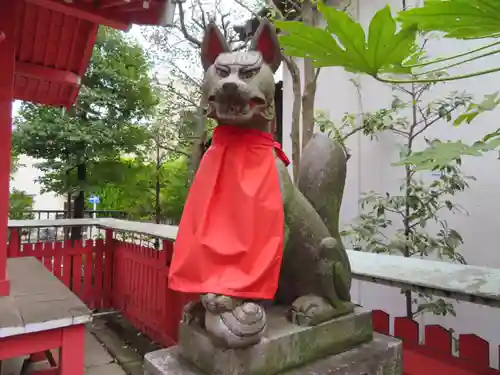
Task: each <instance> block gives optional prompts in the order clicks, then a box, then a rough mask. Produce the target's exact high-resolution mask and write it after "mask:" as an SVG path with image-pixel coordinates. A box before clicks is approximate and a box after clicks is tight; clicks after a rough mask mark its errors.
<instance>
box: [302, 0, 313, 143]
mask: <svg viewBox="0 0 500 375" xmlns="http://www.w3.org/2000/svg"><path fill="white" fill-rule="evenodd" d="M302 20H303V22H304V24H306V25H309V26H314V14H313V8H312V3H311V1H310V0H305V1H304V2H303V3H302ZM303 66H304V92H303V94H302V150H303V149H304V147H306V145H307V144H308V143H309V141H310V140H311V138H312V136H313V132H314V97H315V96H316V77H315V71H314V67H313V64H312V61H311V60H310V59H304V65H303Z"/></svg>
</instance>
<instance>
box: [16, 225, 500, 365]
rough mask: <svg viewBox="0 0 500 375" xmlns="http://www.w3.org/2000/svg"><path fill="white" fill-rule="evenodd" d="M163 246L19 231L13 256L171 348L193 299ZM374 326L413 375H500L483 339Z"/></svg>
mask: <svg viewBox="0 0 500 375" xmlns="http://www.w3.org/2000/svg"><path fill="white" fill-rule="evenodd" d="M141 243H142V242H141ZM160 245H161V246H160V249H158V250H157V249H154V248H151V247H149V246H143V245H141V244H136V243H130V242H125V241H120V240H117V239H114V238H113V232H112V230H107V231H106V236H105V239H104V240H96V241H91V240H88V241H83V242H82V241H74V242H72V241H58V242H46V243H35V244H26V243H23V244H21V243H20V239H19V234H18V231H17V230H15V229H13V230H11V236H10V241H9V247H8V254H9V257H23V256H34V257H36V258H38V259H39V260H40V261H41V262H42V263H43V264H44V265H45V267H47V269H48V270H49V271H51V272H52V273H53V274H54V275H55V276H56V277H58V278H59V279H60V280H61V281H62V282H64V283H65V284H66V285H67V286H68V287H69V288H70V289H71V290H72V291H73V292H74V293H75V294H77V295H78V296H79V297H80V298H81V299H82V300H83V301H84V302H85V303H86V304H87V305H88V306H89V307H91V308H96V309H98V308H113V309H116V310H118V311H121V312H122V314H123V315H124V316H125V317H126V318H127V319H128V320H129V321H130V322H131V323H132V324H133V325H134V326H135V327H136V328H137V329H139V330H140V331H141V332H143V333H145V334H147V335H148V336H149V337H150V338H151V339H153V340H155V341H157V342H158V343H160V344H162V345H164V346H166V347H168V346H171V345H174V344H175V342H176V340H177V332H178V322H179V321H180V318H181V311H182V306H184V304H185V303H187V301H188V298H189V297H187V296H184V295H181V294H179V293H175V292H173V291H171V290H170V289H169V288H168V281H167V277H168V269H169V264H170V260H171V256H172V249H173V245H172V243H171V242H169V241H166V240H164V241H162V242H161V244H160ZM373 327H374V330H375V331H377V332H379V333H382V334H386V335H392V336H395V337H398V338H400V339H402V340H403V347H404V353H403V361H404V363H403V367H404V373H405V375H429V374H439V375H473V374H474V375H500V371H499V370H496V369H492V368H490V367H489V364H490V347H489V343H488V342H487V341H485V340H484V339H482V338H481V337H479V336H476V335H472V334H467V335H459V337H458V347H459V349H458V354H456V355H454V354H453V350H452V348H453V345H452V342H453V336H452V333H451V332H450V331H448V330H446V329H445V328H443V327H441V326H438V325H429V326H426V327H424V332H425V335H424V337H423V338H421V337H420V336H419V324H418V322H416V321H414V320H411V319H408V318H405V317H396V318H394V331H393V332H390V329H389V328H390V316H389V315H388V314H387V313H385V312H384V311H380V310H377V311H373ZM498 350H499V352H500V348H498Z"/></svg>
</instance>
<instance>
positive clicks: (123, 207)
mask: <svg viewBox="0 0 500 375" xmlns="http://www.w3.org/2000/svg"><path fill="white" fill-rule="evenodd" d="M110 167H112V168H113V170H114V172H113V173H114V174H115V175H114V176H111V178H109V179H108V181H107V182H106V183H103V184H101V185H100V186H99V187H95V188H94V189H93V190H92V193H94V194H96V195H98V196H99V197H100V200H101V203H100V204H99V209H101V210H120V211H126V212H127V213H128V214H129V217H130V218H131V219H134V220H145V221H146V220H147V221H151V220H154V219H155V217H154V216H155V213H156V207H155V202H156V186H155V185H156V183H155V174H156V164H155V163H154V162H144V161H141V160H138V159H121V160H120V161H116V162H114V165H113V166H111V165H109V164H108V165H94V166H93V168H90V169H89V172H90V175H91V176H93V178H99V176H102V175H103V174H106V173H107V171H109V170H110V169H109V168H110ZM159 177H160V179H159V181H160V199H159V201H160V217H159V221H165V220H172V221H174V222H178V221H179V220H180V217H181V215H182V210H183V208H184V202H185V200H186V196H187V191H188V187H187V186H188V181H187V180H188V159H187V158H186V157H185V156H181V157H179V158H177V159H171V160H168V161H166V162H164V163H163V164H162V165H161V168H160V173H159Z"/></svg>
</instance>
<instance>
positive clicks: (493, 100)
mask: <svg viewBox="0 0 500 375" xmlns="http://www.w3.org/2000/svg"><path fill="white" fill-rule="evenodd" d="M318 9H319V11H320V12H321V13H322V15H323V16H324V18H325V20H326V22H327V29H326V30H319V29H316V28H314V27H311V26H307V25H305V24H303V23H300V22H290V21H285V22H277V26H278V27H279V28H280V29H281V30H283V31H284V32H285V35H283V36H281V43H282V45H283V47H284V48H285V51H286V53H288V54H290V55H292V56H298V57H307V58H310V59H312V60H313V62H314V64H315V65H316V66H340V67H343V68H344V69H346V70H347V71H349V72H354V73H363V74H368V75H370V76H372V77H373V78H375V79H377V80H379V81H381V82H386V83H391V84H397V83H432V82H442V81H451V80H458V79H465V78H470V77H475V76H479V75H484V74H490V73H494V72H498V71H500V67H498V66H493V67H492V68H490V69H486V70H482V71H476V72H469V73H466V74H461V75H454V76H440V77H437V76H432V75H431V76H429V73H433V72H435V71H437V70H443V69H447V68H451V67H456V66H459V65H462V64H464V63H467V62H470V61H473V60H477V59H482V58H485V57H487V56H492V55H495V54H498V53H500V49H498V48H495V47H498V45H500V5H499V4H498V1H497V0H426V1H425V3H424V6H423V7H420V8H415V9H408V10H404V11H402V12H399V14H398V16H397V17H396V18H394V17H393V16H392V14H391V11H390V8H389V6H387V7H385V8H383V9H381V10H379V11H378V12H377V13H376V14H375V15H374V17H373V18H372V20H371V23H370V27H369V29H368V33H367V34H365V32H364V30H363V29H362V27H361V25H360V24H359V23H357V22H355V21H354V20H352V19H351V18H350V17H349V16H348V15H347V14H345V13H343V12H339V11H337V10H335V9H332V8H330V7H328V6H326V5H323V4H319V5H318ZM396 21H400V25H399V26H401V27H400V28H399V31H397V30H398V27H397V26H398V25H397V22H396ZM434 31H438V32H441V33H444V37H445V38H456V39H463V40H470V39H481V40H482V39H488V43H485V44H484V45H483V46H480V47H478V48H475V49H473V50H469V51H465V52H463V53H458V54H456V55H453V56H445V57H440V58H433V59H429V58H427V59H426V58H422V56H421V51H420V50H419V49H418V48H416V45H417V44H416V41H417V36H418V35H421V36H425V35H426V33H429V32H434ZM436 64H439V67H438V68H432V66H435V65H436ZM499 103H500V100H499V99H498V93H495V94H491V95H487V96H486V97H485V98H484V100H483V101H481V102H478V103H470V104H469V107H468V108H467V109H466V113H465V114H464V116H465V117H460V118H457V120H456V122H455V125H460V124H462V123H465V122H470V120H471V118H473V117H475V116H477V115H478V114H480V113H482V112H485V111H490V110H492V109H494V108H496V107H497V105H498V104H499ZM430 146H431V147H429V148H428V149H427V150H424V151H421V152H418V153H415V154H412V155H411V157H409V158H407V159H403V160H402V161H401V162H402V163H403V164H413V165H416V166H417V167H419V168H426V169H427V168H428V169H434V168H440V167H442V166H443V165H446V164H448V163H450V162H456V161H459V160H460V158H461V156H463V155H474V156H477V155H481V154H482V153H484V152H486V151H489V150H492V149H495V148H498V146H500V129H498V130H496V131H494V132H492V133H489V134H486V135H485V136H484V137H483V138H482V139H480V140H478V141H477V142H475V143H473V144H472V145H467V144H464V143H462V142H460V141H453V142H452V141H445V142H441V141H435V142H433V143H432V144H431V145H430Z"/></svg>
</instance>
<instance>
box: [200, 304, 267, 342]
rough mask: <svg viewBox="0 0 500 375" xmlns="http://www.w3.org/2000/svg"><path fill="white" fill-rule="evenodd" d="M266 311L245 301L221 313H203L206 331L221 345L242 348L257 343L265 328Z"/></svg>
mask: <svg viewBox="0 0 500 375" xmlns="http://www.w3.org/2000/svg"><path fill="white" fill-rule="evenodd" d="M266 327H267V325H266V312H265V310H264V308H263V307H262V306H260V305H258V304H256V303H253V302H246V303H243V304H242V305H240V306H237V307H236V308H234V309H233V310H232V311H228V312H224V313H221V314H213V313H211V312H210V311H208V310H207V311H206V313H205V328H206V330H207V332H208V333H209V334H210V335H211V336H212V337H213V338H214V339H215V340H216V341H217V342H218V343H219V344H220V345H222V346H224V347H227V348H244V347H248V346H251V345H255V344H257V343H258V342H259V341H260V339H261V338H262V336H263V335H264V333H265V330H266Z"/></svg>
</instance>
